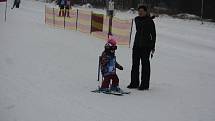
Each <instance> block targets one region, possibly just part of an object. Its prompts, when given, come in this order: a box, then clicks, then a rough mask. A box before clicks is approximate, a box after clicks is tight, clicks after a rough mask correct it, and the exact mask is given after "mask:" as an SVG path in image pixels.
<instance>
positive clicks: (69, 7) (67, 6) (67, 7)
mask: <svg viewBox="0 0 215 121" xmlns="http://www.w3.org/2000/svg"><path fill="white" fill-rule="evenodd" d="M71 6H72V2H71V0H66V7H65V8H66V13H65V14H66V17H70V16H69V10H70V9H71Z"/></svg>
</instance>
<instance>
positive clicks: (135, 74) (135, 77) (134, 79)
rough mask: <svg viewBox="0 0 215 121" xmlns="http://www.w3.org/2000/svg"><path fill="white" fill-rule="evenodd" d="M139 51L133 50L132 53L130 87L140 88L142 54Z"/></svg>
mask: <svg viewBox="0 0 215 121" xmlns="http://www.w3.org/2000/svg"><path fill="white" fill-rule="evenodd" d="M139 53H140V52H139V49H133V53H132V70H131V83H130V86H131V87H132V86H134V87H137V86H139V66H140V54H139Z"/></svg>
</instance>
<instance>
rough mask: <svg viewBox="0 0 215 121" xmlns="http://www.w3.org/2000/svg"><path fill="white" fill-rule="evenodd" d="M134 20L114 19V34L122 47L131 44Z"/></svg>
mask: <svg viewBox="0 0 215 121" xmlns="http://www.w3.org/2000/svg"><path fill="white" fill-rule="evenodd" d="M131 27H132V20H120V19H118V18H113V22H112V34H113V36H114V37H115V38H116V40H117V43H118V44H120V45H129V44H130V35H131Z"/></svg>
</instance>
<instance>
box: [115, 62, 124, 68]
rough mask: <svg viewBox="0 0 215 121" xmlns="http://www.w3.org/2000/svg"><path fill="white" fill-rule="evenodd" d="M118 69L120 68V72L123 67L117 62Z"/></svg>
mask: <svg viewBox="0 0 215 121" xmlns="http://www.w3.org/2000/svg"><path fill="white" fill-rule="evenodd" d="M116 68H118V69H119V70H123V67H122V66H121V65H120V64H119V63H117V62H116Z"/></svg>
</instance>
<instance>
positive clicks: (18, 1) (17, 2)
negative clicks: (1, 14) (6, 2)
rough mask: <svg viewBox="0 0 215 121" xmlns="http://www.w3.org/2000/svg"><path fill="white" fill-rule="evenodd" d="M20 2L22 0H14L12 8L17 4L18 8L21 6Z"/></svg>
mask: <svg viewBox="0 0 215 121" xmlns="http://www.w3.org/2000/svg"><path fill="white" fill-rule="evenodd" d="M20 2H21V1H20V0H14V2H13V7H12V8H11V9H13V8H14V7H15V6H16V8H19V5H20Z"/></svg>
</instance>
